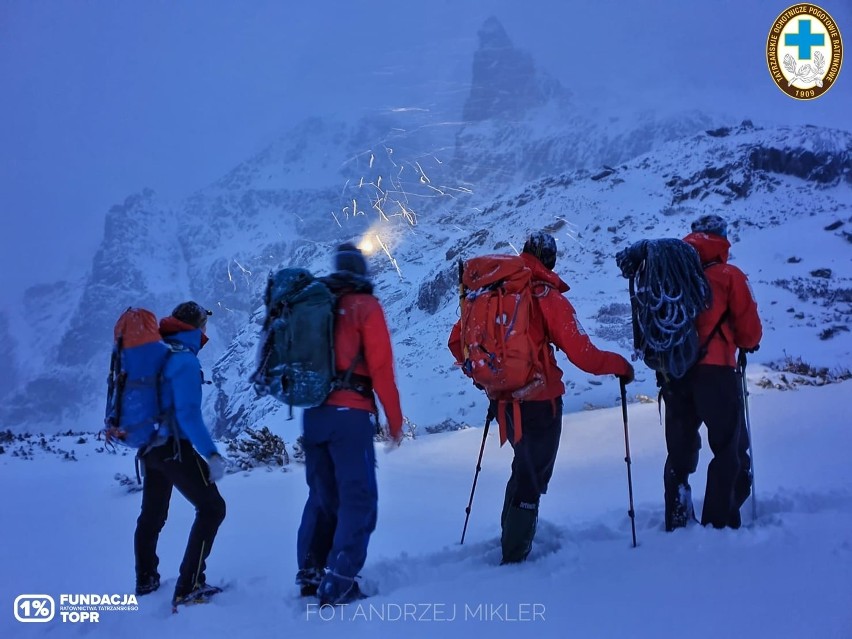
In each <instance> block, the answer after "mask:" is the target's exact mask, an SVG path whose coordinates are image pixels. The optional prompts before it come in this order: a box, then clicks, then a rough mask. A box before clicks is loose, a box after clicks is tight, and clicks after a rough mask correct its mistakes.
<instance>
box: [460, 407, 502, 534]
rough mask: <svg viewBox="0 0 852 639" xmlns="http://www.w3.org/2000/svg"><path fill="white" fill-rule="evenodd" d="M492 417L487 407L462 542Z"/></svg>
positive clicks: (465, 510) (489, 408)
mask: <svg viewBox="0 0 852 639" xmlns="http://www.w3.org/2000/svg"><path fill="white" fill-rule="evenodd" d="M492 419H494V414H493V412H492V410H491V406H490V405H489V407H488V416H487V417H486V419H485V429H484V430H483V431H482V445H481V446H480V447H479V459H477V460H476V473H474V475H473V486H472V487H471V489H470V501H468V502H467V508H465V509H464V512H465V517H464V528H463V529H462V536H461V543H462V544H463V543H464V536H465V534H466V533H467V522H468V520H469V519H470V508H471V506H473V493H474V492H475V491H476V480H477V479H479V471H480V470H482V453H483V452H485V438H486V437H488V427H489V426H491V420H492Z"/></svg>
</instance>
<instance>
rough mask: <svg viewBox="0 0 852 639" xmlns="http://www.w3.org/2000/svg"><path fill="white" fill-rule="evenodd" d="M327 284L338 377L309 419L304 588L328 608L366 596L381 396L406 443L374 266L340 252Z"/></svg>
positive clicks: (302, 533)
mask: <svg viewBox="0 0 852 639" xmlns="http://www.w3.org/2000/svg"><path fill="white" fill-rule="evenodd" d="M335 268H336V272H335V273H333V274H332V275H330V276H329V277H326V278H324V280H323V281H324V282H325V284H326V285H327V286H328V287H329V289H331V291H332V292H333V293H335V295H336V296H337V297H338V304H337V315H336V317H335V323H334V357H335V365H336V369H337V379H336V381H335V384H334V389H333V390H332V392H331V393H330V394H329V396H328V398H327V399H326V400H325V402H324V403H323V404H322V405H321V406H318V407H316V408H308V409H306V410H305V412H304V417H303V436H302V440H303V443H302V447H303V449H304V451H305V478H306V480H307V483H308V488H309V492H308V499H307V502H306V503H305V508H304V512H303V514H302V522H301V525H300V526H299V533H298V539H297V555H298V565H299V571H298V573H297V574H296V584H297V585H299V586H300V587H301V592H302V595H303V596H311V595H314V594H316V595H318V596H319V599H320V603H321V604H345V603H348V602H350V601H355V600H357V599H361V598H363V595H362V593H361V590H360V587H359V586H358V582H357V581H356V580H355V577H356V576H357V575H358V571H360V570H361V568H362V567H363V566H364V562H365V561H366V559H367V545H368V544H369V541H370V535H371V534H372V532H373V530H374V529H375V527H376V516H377V503H378V491H377V489H376V457H375V450H374V446H373V436H374V435H375V434H376V424H374V423H373V416H374V415H375V416H376V419H378V409H377V407H376V401H375V397H374V393H375V395H378V398H379V401H380V402H381V404H382V407H383V408H384V412H385V416H386V417H387V420H388V428H389V434H390V438H391V440H392V444H393V445H399V443H400V442H401V441H402V421H403V418H402V409H401V408H400V402H399V391H398V390H397V386H396V382H395V377H394V366H393V352H392V349H391V340H390V333H389V332H388V327H387V323H386V322H385V316H384V312H383V311H382V307H381V305H380V304H379V301H378V300H377V299H376V298H375V297H373V294H372V293H373V285H372V283H371V282H370V280H369V279H368V276H367V262H366V260H365V259H364V256H363V254H362V253H361V251H359V250H358V249H357V248H356V247H355V246H354V245H352V244H349V243H346V244H341V245H340V246H339V247H338V248H337V252H336V254H335Z"/></svg>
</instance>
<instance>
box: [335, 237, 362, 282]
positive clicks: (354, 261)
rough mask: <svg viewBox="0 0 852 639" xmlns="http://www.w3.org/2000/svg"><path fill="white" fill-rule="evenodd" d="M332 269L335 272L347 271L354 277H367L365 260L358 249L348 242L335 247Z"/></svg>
mask: <svg viewBox="0 0 852 639" xmlns="http://www.w3.org/2000/svg"><path fill="white" fill-rule="evenodd" d="M334 268H335V270H337V271H347V272H349V273H354V274H355V275H361V276H365V275H367V260H365V259H364V254H363V253H361V251H360V249H359V248H358V247H357V246H355V245H354V244H352V243H350V242H346V243H344V244H341V245H340V246H338V247H337V253H336V254H335V255H334Z"/></svg>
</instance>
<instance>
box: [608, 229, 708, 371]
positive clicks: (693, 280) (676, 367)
mask: <svg viewBox="0 0 852 639" xmlns="http://www.w3.org/2000/svg"><path fill="white" fill-rule="evenodd" d="M616 264H617V265H618V267H619V269H620V270H621V274H622V275H623V276H624V277H625V278H628V279H629V280H630V302H631V308H632V311H633V343H634V348H635V349H636V351H637V352H638V353H639V354H641V355H642V356H643V358H644V359H645V362H646V364H648V366H650V367H651V368H653V369H655V370H658V371H660V372H662V373H663V374H666V375H671V376H672V377H675V378H679V377H682V376H683V375H684V374H685V373H686V371H687V370H688V369H689V368H690V367H691V366H692V365H693V364H694V363H695V361H696V358H697V356H698V351H699V345H698V343H697V334H696V333H695V330H694V326H695V318H696V317H697V316H698V315H699V314H700V313H701V312H702V311H704V310H705V309H707V308H709V307H710V303H711V301H712V298H711V290H710V284H709V282H708V281H707V277H706V276H705V275H704V269H703V268H702V265H701V259H700V258H699V256H698V252H697V251H696V250H695V249H694V248H693V247H692V246H690V245H689V244H687V243H686V242H684V241H683V240H677V239H659V240H642V241H640V242H636V243H635V244H633V245H631V246H629V247H628V248H626V249H625V250H623V251H620V252H619V253H618V254H617V255H616Z"/></svg>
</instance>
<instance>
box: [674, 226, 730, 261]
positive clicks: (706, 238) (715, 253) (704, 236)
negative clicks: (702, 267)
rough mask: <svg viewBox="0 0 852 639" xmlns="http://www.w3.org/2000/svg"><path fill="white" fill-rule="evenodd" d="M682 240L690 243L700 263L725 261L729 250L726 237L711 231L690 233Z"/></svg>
mask: <svg viewBox="0 0 852 639" xmlns="http://www.w3.org/2000/svg"><path fill="white" fill-rule="evenodd" d="M683 241H684V242H686V243H687V244H690V245H691V246H692V247H693V248H694V249H695V250H696V251H698V257H700V258H701V263H702V264H707V263H708V262H721V263H722V264H725V263H727V261H728V253H729V252H730V250H731V243H730V242H729V241H728V239H727V238H724V237H722V236H721V235H714V234H713V233H690V234H689V235H687V236H686V237H685V238H683Z"/></svg>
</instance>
